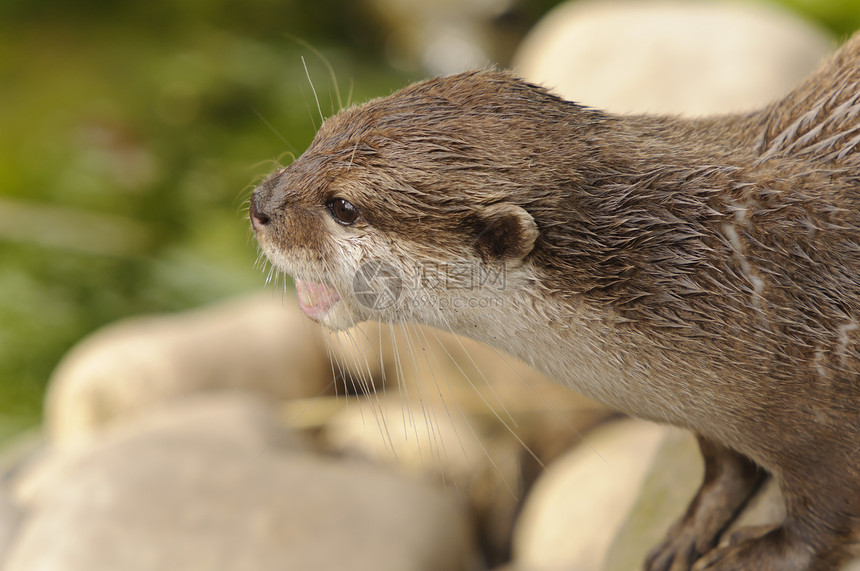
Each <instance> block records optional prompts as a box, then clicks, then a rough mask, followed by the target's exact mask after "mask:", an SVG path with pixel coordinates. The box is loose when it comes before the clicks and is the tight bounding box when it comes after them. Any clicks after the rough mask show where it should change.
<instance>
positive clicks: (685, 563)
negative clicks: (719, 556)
mask: <svg viewBox="0 0 860 571" xmlns="http://www.w3.org/2000/svg"><path fill="white" fill-rule="evenodd" d="M712 543H713V540H711V541H703V540H702V538H701V536H700V535H699V534H697V533H694V531H693V530H692V529H691V528H690V527H689V526H683V527H680V529H677V530H672V531H670V532H669V536H668V537H667V538H666V539H665V540H664V541H663V543H661V544H660V545H658V546H657V547H655V548H654V549H652V550H651V552H650V553H649V554H648V557H646V558H645V571H687V570H688V569H690V566H691V565H692V564H693V563H694V562H695V561H696V560H697V559H698V558H699V557H700V556H701V555H702V554H703V553H706V552H707V551H709V550H710V548H711V547H712V545H711V544H712Z"/></svg>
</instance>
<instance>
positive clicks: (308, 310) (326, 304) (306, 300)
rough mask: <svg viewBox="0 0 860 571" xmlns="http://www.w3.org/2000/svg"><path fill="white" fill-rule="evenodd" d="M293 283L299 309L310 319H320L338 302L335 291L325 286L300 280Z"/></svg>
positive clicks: (338, 298)
mask: <svg viewBox="0 0 860 571" xmlns="http://www.w3.org/2000/svg"><path fill="white" fill-rule="evenodd" d="M295 283H296V293H297V294H298V296H299V307H301V308H302V311H304V312H305V315H307V316H308V317H310V318H311V319H315V320H316V319H320V318H321V317H323V316H324V315H325V314H326V313H328V311H329V310H330V309H331V308H332V306H334V304H336V303H337V302H338V301H340V296H339V295H338V293H337V291H335V290H334V289H333V288H331V287H329V286H327V285H325V284H321V283H317V282H305V281H302V280H296V281H295Z"/></svg>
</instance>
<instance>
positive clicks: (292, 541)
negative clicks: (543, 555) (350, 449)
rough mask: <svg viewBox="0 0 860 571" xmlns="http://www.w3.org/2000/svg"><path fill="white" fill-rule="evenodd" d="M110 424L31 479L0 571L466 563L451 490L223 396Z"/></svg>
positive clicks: (464, 531) (466, 542)
mask: <svg viewBox="0 0 860 571" xmlns="http://www.w3.org/2000/svg"><path fill="white" fill-rule="evenodd" d="M219 398H220V399H221V400H217V399H216V400H211V399H196V402H194V403H191V404H189V405H188V406H185V405H184V404H183V403H181V402H176V403H174V404H173V405H171V406H170V407H167V408H166V409H161V410H154V411H153V413H152V414H146V415H141V416H140V417H139V418H138V419H137V420H136V421H133V422H129V423H125V424H122V425H116V426H115V427H114V428H112V429H110V430H108V431H106V432H104V433H103V435H102V436H100V437H98V438H96V439H94V440H92V441H91V443H90V445H89V446H88V447H86V448H79V449H78V450H75V451H68V450H67V451H66V452H65V453H66V454H67V455H70V456H74V458H73V459H71V460H69V461H67V462H65V463H64V465H63V466H62V467H54V469H53V470H52V474H51V475H50V476H48V477H44V478H42V479H41V484H40V485H39V486H35V487H33V488H31V494H30V497H29V498H28V508H29V511H30V514H29V517H28V518H27V520H26V521H25V523H24V525H23V526H22V528H21V530H20V532H19V535H18V538H17V541H16V543H15V545H14V547H13V549H12V551H11V553H10V556H9V559H8V561H7V565H6V567H4V571H24V570H26V571H32V570H33V569H40V570H45V571H50V570H63V571H78V570H80V571H115V570H116V569H122V570H124V571H135V570H138V569H139V570H141V571H144V570H146V571H150V570H152V569H163V570H171V569H177V570H178V569H194V570H199V571H209V570H212V571H216V570H217V571H222V570H223V571H232V570H237V571H239V570H241V571H245V570H248V569H254V570H255V571H266V570H278V571H280V570H283V569H308V570H315V571H325V570H338V571H340V570H342V569H351V570H359V571H360V570H368V571H370V570H373V571H384V570H391V571H409V570H416V571H419V570H427V571H430V570H433V571H435V570H438V569H450V570H457V569H466V568H467V565H468V563H469V562H470V561H471V558H472V551H471V548H472V547H471V538H470V531H469V526H468V524H467V522H466V520H465V518H464V516H463V514H462V513H461V511H460V509H459V508H458V506H457V505H456V503H454V502H453V501H452V500H451V498H450V497H448V496H447V495H445V494H442V493H440V492H437V491H436V490H433V489H431V488H428V487H426V486H424V485H421V484H419V483H416V482H413V481H410V480H408V479H404V478H402V477H399V476H397V475H395V474H392V473H390V472H387V471H384V470H382V469H380V468H377V467H374V466H371V465H369V464H367V463H365V462H358V461H344V460H338V459H333V458H323V457H318V456H314V455H311V454H309V453H306V452H303V451H302V450H301V449H300V447H298V448H297V447H296V446H295V445H294V444H289V443H288V444H286V445H284V444H277V445H273V444H272V442H271V440H272V439H273V438H278V437H280V436H281V435H280V434H272V432H271V430H270V428H271V427H272V426H275V424H276V423H275V421H274V420H273V418H271V417H270V418H268V419H266V417H265V415H263V416H262V417H261V416H260V411H261V410H262V408H260V406H259V405H258V404H253V403H250V404H249V402H248V400H247V398H245V399H242V398H239V399H237V400H236V401H232V399H228V398H227V397H226V396H223V397H219Z"/></svg>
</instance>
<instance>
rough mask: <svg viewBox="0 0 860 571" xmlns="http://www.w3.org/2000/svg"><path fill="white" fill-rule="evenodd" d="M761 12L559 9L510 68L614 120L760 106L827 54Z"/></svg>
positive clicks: (640, 4)
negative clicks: (613, 115) (627, 115)
mask: <svg viewBox="0 0 860 571" xmlns="http://www.w3.org/2000/svg"><path fill="white" fill-rule="evenodd" d="M834 46H835V42H834V41H833V39H832V38H831V37H829V36H828V35H827V34H826V33H825V32H823V31H822V30H820V29H818V28H816V27H815V26H813V25H812V24H811V23H809V22H806V21H803V20H801V19H800V18H799V17H797V16H794V15H793V14H791V13H790V12H787V11H786V10H784V9H782V8H780V7H778V6H775V5H770V4H766V3H761V4H759V3H745V4H740V3H732V2H725V3H721V2H687V1H681V0H668V1H666V0H658V1H636V0H613V1H608V2H607V1H601V2H598V1H586V2H580V1H576V2H567V3H564V4H562V5H560V6H558V7H557V8H555V9H554V10H553V11H551V12H550V13H549V14H547V15H546V16H545V17H544V19H543V20H541V21H540V22H539V23H538V25H537V26H535V28H534V29H533V30H532V31H531V32H530V33H529V35H528V36H527V37H526V39H525V40H524V41H523V43H522V44H521V45H520V48H519V49H518V52H517V54H516V55H515V57H514V68H515V69H516V70H517V71H518V72H519V73H520V74H522V75H523V76H524V77H525V78H527V79H529V80H531V81H534V82H537V83H541V84H543V85H546V86H547V87H551V88H553V89H554V91H555V92H556V93H558V94H560V95H561V96H563V97H565V98H568V99H571V100H573V101H577V102H579V103H582V104H585V105H589V106H593V107H597V108H600V109H605V110H607V111H613V112H619V113H669V114H684V115H692V116H695V115H702V114H713V113H728V112H734V111H741V110H748V109H752V108H756V107H759V106H763V105H765V104H767V103H769V102H770V101H772V100H774V99H777V98H779V97H780V96H782V95H784V94H786V93H787V92H788V91H789V90H791V88H792V87H794V86H795V85H796V84H797V83H799V82H800V81H802V80H803V79H805V77H806V76H807V75H808V74H809V73H810V72H811V71H812V70H813V69H814V68H815V66H816V65H817V64H818V63H819V62H820V60H822V59H823V58H824V57H826V56H827V55H828V54H829V53H830V52H831V51H832V50H833V48H834Z"/></svg>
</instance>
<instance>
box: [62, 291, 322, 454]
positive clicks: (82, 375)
mask: <svg viewBox="0 0 860 571" xmlns="http://www.w3.org/2000/svg"><path fill="white" fill-rule="evenodd" d="M331 379H332V366H331V364H330V363H329V360H328V356H327V355H326V352H325V342H324V340H323V338H322V335H321V333H320V331H319V328H318V327H316V326H315V325H313V324H311V323H310V322H309V321H308V320H307V319H305V318H304V317H302V316H301V313H300V312H299V310H298V308H297V306H296V304H295V300H293V299H286V300H281V298H280V296H277V297H273V295H272V294H271V293H266V294H260V295H257V296H252V297H247V298H241V299H237V300H231V301H228V302H226V303H223V304H220V305H217V306H212V307H206V308H203V309H199V310H195V311H190V312H186V313H180V314H176V315H170V316H158V317H142V318H133V319H128V320H125V321H121V322H118V323H116V324H113V325H109V326H107V327H105V328H104V329H102V330H100V331H98V332H96V333H95V334H93V335H91V336H90V337H88V338H86V339H84V340H83V341H82V342H81V343H79V344H78V345H77V346H76V347H75V348H74V349H72V350H71V351H70V352H69V354H68V355H66V357H65V358H64V359H63V361H62V362H61V364H60V365H59V367H58V368H57V370H56V371H55V373H54V375H53V376H52V379H51V382H50V386H49V390H48V394H47V397H46V403H45V424H46V428H47V433H48V435H49V438H50V439H51V440H53V441H54V442H56V443H58V444H72V443H75V442H80V441H84V440H86V439H87V438H90V437H92V435H93V434H94V433H96V432H97V431H98V430H100V429H101V428H102V427H103V426H104V425H105V424H108V423H110V422H113V421H115V420H117V419H123V420H127V419H128V418H130V417H132V416H134V415H136V414H138V413H139V412H140V411H141V410H143V409H145V408H148V407H150V406H152V405H155V404H158V403H161V402H165V401H169V400H171V399H175V398H178V397H180V396H182V395H188V394H191V393H196V392H205V391H216V390H225V389H242V390H249V391H256V392H258V393H260V394H265V395H268V396H270V397H273V398H293V397H308V396H314V395H317V394H319V393H320V392H322V391H325V390H326V387H327V386H328V385H329V384H330V383H331Z"/></svg>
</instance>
